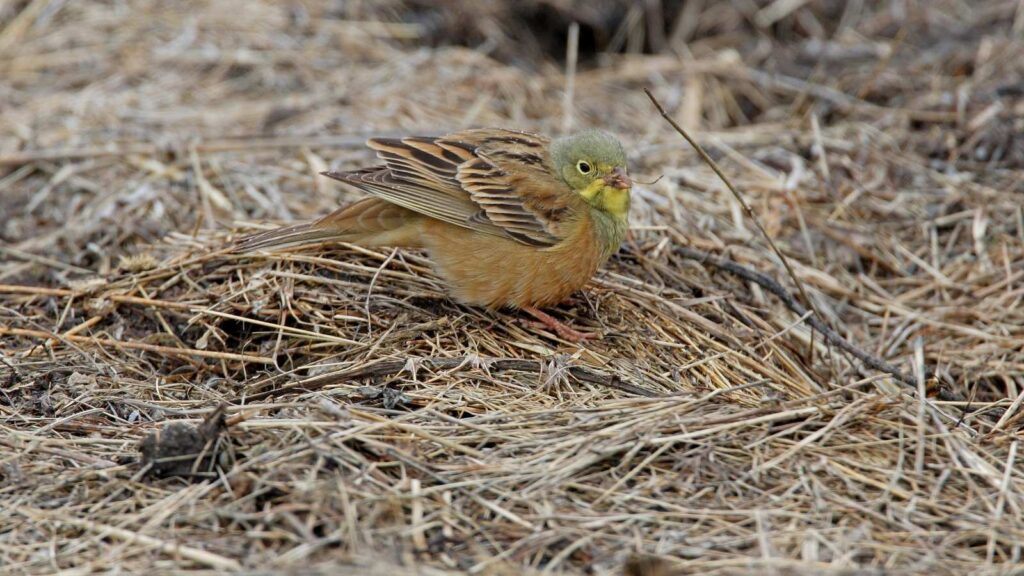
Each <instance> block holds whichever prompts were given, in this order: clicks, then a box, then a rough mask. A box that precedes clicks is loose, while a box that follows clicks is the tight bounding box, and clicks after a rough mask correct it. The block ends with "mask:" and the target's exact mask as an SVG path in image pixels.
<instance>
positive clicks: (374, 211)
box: [232, 198, 423, 252]
mask: <svg viewBox="0 0 1024 576" xmlns="http://www.w3.org/2000/svg"><path fill="white" fill-rule="evenodd" d="M422 220H423V217H422V216H421V215H419V214H417V213H415V212H413V211H411V210H408V209H406V208H402V207H400V206H396V205H394V204H391V203H389V202H387V201H385V200H382V199H379V198H367V199H365V200H362V201H360V202H356V203H355V204H352V205H350V206H346V207H344V208H342V209H340V210H337V211H335V212H333V213H331V214H328V215H327V216H324V217H323V218H320V219H319V220H315V221H313V222H309V223H306V224H295V225H293V226H286V227H284V228H277V229H275V230H268V231H266V232H259V233H257V234H253V235H251V236H246V237H244V238H241V239H240V240H238V242H236V243H235V245H234V246H233V247H232V251H233V252H253V251H256V250H266V249H276V248H285V247H292V246H300V245H303V244H312V243H315V242H323V241H325V240H335V241H339V242H351V243H353V244H360V245H362V246H367V247H370V246H406V247H420V246H422V245H423V243H422V238H421V232H422V228H421V226H420V223H421V222H422Z"/></svg>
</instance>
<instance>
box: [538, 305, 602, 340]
mask: <svg viewBox="0 0 1024 576" xmlns="http://www.w3.org/2000/svg"><path fill="white" fill-rule="evenodd" d="M523 312H526V313H527V314H529V315H530V316H533V317H534V318H536V319H537V320H539V321H540V323H541V324H543V325H545V326H547V327H548V328H551V329H552V330H554V331H555V333H556V334H558V336H559V337H560V338H562V339H563V340H568V341H569V342H573V343H577V342H581V341H583V340H595V339H597V340H599V339H600V338H601V335H600V334H597V333H596V332H580V331H579V330H575V329H573V328H571V327H569V326H566V325H565V324H563V323H562V322H559V321H558V320H557V319H556V318H555V317H554V316H551V315H550V314H548V313H547V312H544V311H542V310H539V309H537V308H534V307H533V306H526V307H524V308H523Z"/></svg>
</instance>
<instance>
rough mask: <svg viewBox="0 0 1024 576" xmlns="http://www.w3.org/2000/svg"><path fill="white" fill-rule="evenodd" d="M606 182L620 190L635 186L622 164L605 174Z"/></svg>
mask: <svg viewBox="0 0 1024 576" xmlns="http://www.w3.org/2000/svg"><path fill="white" fill-rule="evenodd" d="M604 183H605V184H607V185H609V186H611V187H612V188H618V189H619V190H629V189H630V188H631V187H632V186H633V181H632V180H630V179H629V176H628V175H626V169H625V168H623V167H622V166H619V167H617V168H616V169H615V170H612V172H611V174H605V176H604Z"/></svg>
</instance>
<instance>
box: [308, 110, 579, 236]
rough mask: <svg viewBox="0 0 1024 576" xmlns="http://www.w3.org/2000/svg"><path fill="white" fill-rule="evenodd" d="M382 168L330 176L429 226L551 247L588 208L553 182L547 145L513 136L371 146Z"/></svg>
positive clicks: (500, 133) (469, 135)
mask: <svg viewBox="0 0 1024 576" xmlns="http://www.w3.org/2000/svg"><path fill="white" fill-rule="evenodd" d="M367 144H368V146H369V147H370V148H372V149H373V150H375V151H376V152H377V156H378V157H379V158H380V159H381V160H383V161H384V165H383V166H375V167H372V168H366V169H362V170H356V171H353V172H340V173H338V172H329V173H325V174H327V175H328V176H330V177H332V178H335V179H338V180H342V181H344V182H348V183H350V184H353V185H355V186H357V187H359V188H362V189H363V190H365V191H367V192H369V193H371V194H373V195H375V196H379V197H380V198H383V199H385V200H387V201H388V202H392V203H394V204H397V205H399V206H402V207H404V208H408V209H410V210H414V211H416V212H419V213H421V214H424V215H426V216H429V217H431V218H436V219H438V220H441V221H444V222H448V223H451V224H455V225H457V226H463V227H466V228H470V229H473V230H478V231H480V232H484V233H487V234H492V235H497V236H504V237H507V238H512V239H513V240H515V241H517V242H520V243H522V244H526V245H529V246H537V247H547V246H553V245H554V244H557V243H558V242H559V241H560V240H561V239H562V237H563V235H562V229H563V226H561V224H562V221H563V220H565V218H566V217H567V215H568V214H570V213H572V212H573V210H572V209H573V208H580V207H581V206H582V203H583V200H582V199H580V198H579V197H578V195H577V194H575V193H573V192H572V191H571V190H570V189H569V187H568V186H567V185H566V184H565V183H564V182H562V181H561V180H560V179H559V178H557V177H555V176H554V175H553V174H552V169H551V166H550V160H549V158H548V155H547V148H548V147H547V144H548V140H547V139H546V138H544V137H542V136H536V135H532V134H527V133H524V132H515V131H512V130H499V129H483V130H466V131H463V132H457V133H454V134H449V135H448V136H442V137H439V138H432V137H422V136H415V137H406V138H374V139H371V140H370V141H369V142H368V143H367Z"/></svg>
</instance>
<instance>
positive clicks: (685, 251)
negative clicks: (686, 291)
mask: <svg viewBox="0 0 1024 576" xmlns="http://www.w3.org/2000/svg"><path fill="white" fill-rule="evenodd" d="M674 252H675V253H676V254H678V255H679V256H681V257H683V258H686V259H687V260H694V261H697V262H701V263H704V264H711V265H712V266H714V267H715V268H718V269H719V270H723V271H725V272H728V273H730V274H732V275H733V276H736V277H737V278H742V279H743V280H747V281H750V282H753V283H755V284H757V285H758V286H760V287H761V288H764V289H765V290H767V291H768V292H771V293H772V294H774V295H775V296H776V297H777V298H778V299H779V300H781V301H782V303H783V304H785V306H786V308H789V309H790V310H791V311H792V312H793V313H794V314H796V315H798V316H801V317H803V316H804V315H805V314H807V309H806V308H804V307H803V306H802V305H801V304H800V303H799V302H797V301H796V298H793V295H792V294H790V293H789V291H788V290H786V288H784V287H783V286H782V285H781V284H779V283H778V281H776V280H775V279H774V278H772V277H771V276H768V275H767V274H764V273H763V272H758V271H757V270H753V269H751V268H747V267H746V266H743V265H742V264H740V263H738V262H734V261H732V260H729V259H727V258H721V257H719V256H714V255H712V254H708V253H706V252H701V251H700V250H694V249H692V248H684V247H679V246H677V247H675V248H674ZM805 321H806V322H807V323H808V324H810V325H811V327H812V328H814V329H815V330H817V331H819V332H821V333H822V334H823V335H824V336H825V339H826V340H828V342H829V343H830V344H832V345H833V346H835V347H837V348H839V349H841V350H843V351H844V352H846V353H848V354H850V355H851V356H853V357H854V358H856V359H858V360H860V361H861V362H862V363H863V364H864V365H865V366H867V367H868V368H872V369H874V370H878V371H879V372H885V373H886V374H889V375H890V376H892V377H893V378H895V379H896V380H898V381H900V382H902V383H903V384H905V385H907V386H909V387H911V388H914V389H916V388H917V378H915V377H914V376H913V375H911V374H906V373H904V372H902V371H900V369H899V368H897V367H896V366H895V365H893V364H890V363H888V362H886V361H885V360H882V359H881V358H879V357H877V356H875V355H873V354H870V353H868V352H865V351H864V350H862V349H860V348H858V347H857V346H855V345H854V344H853V343H851V342H850V341H849V340H847V339H846V338H843V336H842V335H841V334H839V333H838V332H836V331H835V330H833V329H832V327H831V326H829V325H828V324H825V323H824V322H822V321H821V320H820V319H819V318H818V317H817V316H816V315H814V314H813V313H812V314H810V315H808V316H807V318H806V319H805ZM930 376H931V375H930V374H926V377H930ZM939 396H940V398H942V399H943V400H959V399H960V398H957V397H955V396H953V395H951V394H950V393H949V392H947V391H946V390H945V389H944V388H943V387H940V388H939Z"/></svg>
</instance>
